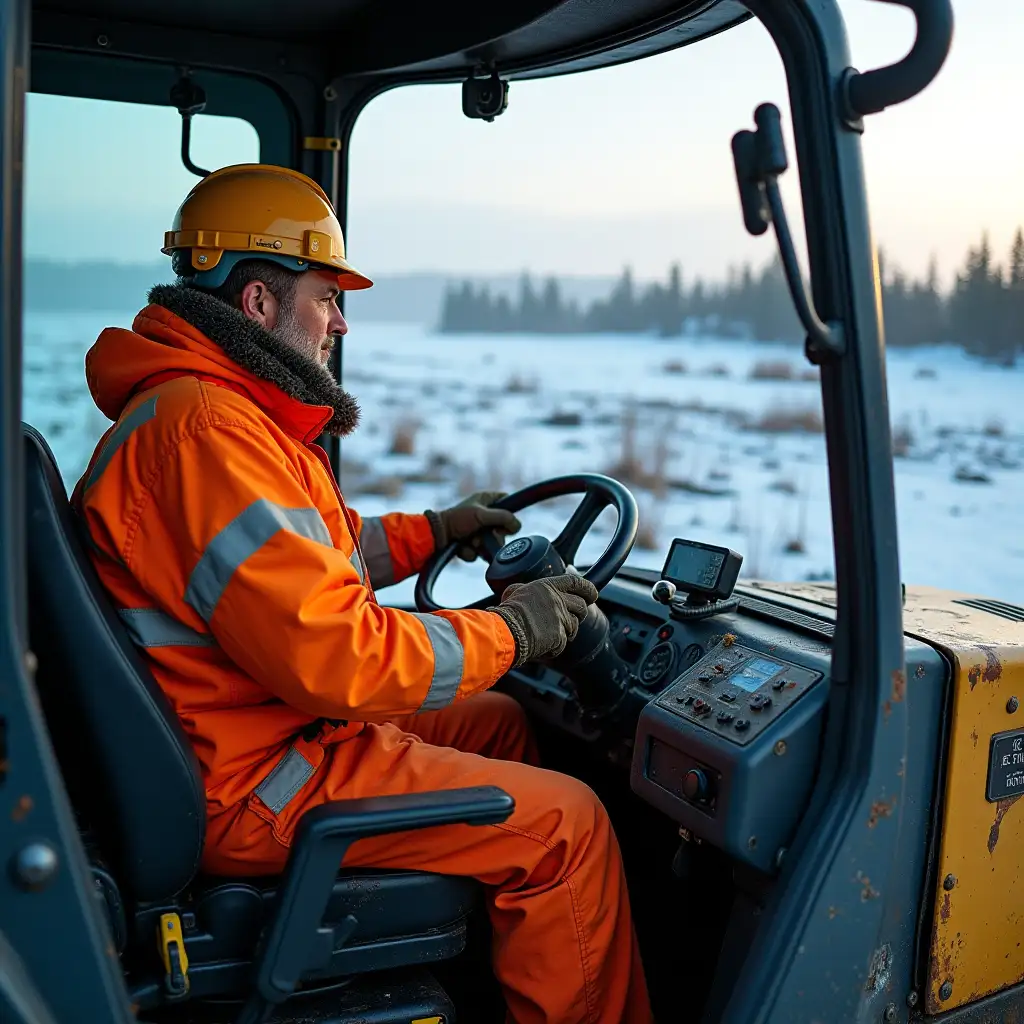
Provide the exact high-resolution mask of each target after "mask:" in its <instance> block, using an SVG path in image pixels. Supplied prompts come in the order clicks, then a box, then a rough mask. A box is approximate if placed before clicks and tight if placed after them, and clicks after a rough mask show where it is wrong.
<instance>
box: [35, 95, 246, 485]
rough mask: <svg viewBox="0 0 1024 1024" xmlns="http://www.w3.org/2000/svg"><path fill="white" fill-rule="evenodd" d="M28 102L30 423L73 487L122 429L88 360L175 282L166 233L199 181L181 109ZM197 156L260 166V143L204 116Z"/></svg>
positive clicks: (44, 98) (230, 123)
mask: <svg viewBox="0 0 1024 1024" xmlns="http://www.w3.org/2000/svg"><path fill="white" fill-rule="evenodd" d="M27 106H28V109H27V114H26V146H25V266H24V305H23V309H24V313H23V316H24V364H23V371H22V372H23V403H24V404H23V411H22V418H23V419H24V420H25V421H26V422H28V423H30V424H32V426H34V427H36V429H38V430H39V431H40V432H41V433H42V434H43V436H44V437H45V438H46V440H47V441H48V442H49V444H50V446H51V448H52V449H53V453H54V456H55V457H56V459H57V464H58V467H59V468H60V472H61V475H62V477H63V479H64V483H65V486H66V487H67V488H68V489H69V490H70V489H71V488H72V487H73V486H74V484H75V483H76V482H77V480H78V479H79V477H80V476H81V475H82V473H83V471H84V470H85V467H86V465H87V463H88V460H89V458H90V457H91V455H92V452H93V449H94V447H95V445H96V442H97V440H98V439H99V438H100V436H101V435H102V434H103V432H104V431H105V430H107V429H108V428H109V427H110V425H111V424H110V421H109V420H107V419H106V417H105V416H104V415H103V414H102V413H101V412H100V411H99V410H98V409H97V408H96V405H95V403H94V402H93V401H92V398H91V396H90V395H89V391H88V388H87V386H86V381H85V353H86V351H87V350H88V349H89V346H90V345H92V343H93V342H94V341H95V340H96V337H97V336H98V334H99V332H100V331H101V330H102V329H103V328H104V327H108V326H117V327H130V326H131V323H132V319H133V318H134V316H135V314H136V313H137V312H138V311H139V310H140V309H142V307H143V306H145V304H146V295H147V293H148V291H149V289H150V288H152V287H153V285H155V284H158V283H162V282H166V281H169V280H171V279H172V276H173V275H172V274H171V268H170V261H169V260H168V258H167V257H166V256H164V255H162V254H161V252H160V246H161V245H162V244H163V233H164V231H166V230H167V228H168V227H169V226H170V218H171V217H172V216H173V214H174V211H175V210H176V209H177V207H178V204H179V203H180V202H181V200H182V199H183V198H184V196H185V194H186V193H187V192H188V190H189V189H190V188H191V187H192V186H193V185H194V184H195V182H196V181H197V179H196V177H195V176H194V175H192V174H190V173H189V172H188V171H186V170H185V169H184V167H182V165H181V159H180V155H179V151H180V139H181V120H180V117H179V115H178V113H177V111H175V110H173V109H172V108H169V107H156V106H148V105H144V104H136V103H114V102H109V101H105V100H87V99H78V98H72V97H66V96H49V95H40V94H30V95H29V97H28V104H27ZM192 153H193V159H195V160H196V162H197V163H199V164H200V165H201V166H206V167H211V166H212V167H220V166H223V165H225V164H230V163H238V162H242V161H257V160H258V159H259V139H258V137H257V135H256V132H255V130H254V129H253V127H252V126H251V125H250V124H248V123H247V122H245V121H242V120H240V119H237V118H226V117H217V116H206V115H204V116H202V117H198V118H196V119H195V121H194V122H193V133H192ZM69 154H72V155H73V158H69Z"/></svg>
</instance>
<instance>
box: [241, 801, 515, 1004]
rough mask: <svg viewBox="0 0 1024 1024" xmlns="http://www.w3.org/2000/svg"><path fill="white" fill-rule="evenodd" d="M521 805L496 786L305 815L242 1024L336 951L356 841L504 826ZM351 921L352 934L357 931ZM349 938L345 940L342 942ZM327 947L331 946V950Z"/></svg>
mask: <svg viewBox="0 0 1024 1024" xmlns="http://www.w3.org/2000/svg"><path fill="white" fill-rule="evenodd" d="M513 810H515V801H514V800H513V799H512V797H511V796H509V795H508V793H506V792H505V791H504V790H502V789H498V788H497V787H496V786H475V787H471V788H466V789H446V790H438V791H435V792H430V793H402V794H400V795H396V796H378V797H367V798H365V799H361V800H336V801H334V802H332V803H327V804H323V805H322V806H320V807H317V808H314V809H313V810H311V811H309V812H307V813H306V814H304V815H303V816H302V819H301V821H300V822H299V825H298V827H297V828H296V830H295V838H294V840H293V841H292V847H291V853H290V854H289V857H288V862H287V864H286V865H285V869H284V874H283V877H282V879H281V885H280V887H279V889H278V892H277V899H276V900H275V902H274V909H273V911H272V913H271V920H270V924H269V926H268V928H267V932H266V934H265V935H264V939H263V944H262V948H261V950H260V953H259V954H258V956H257V960H256V989H257V990H256V991H255V992H254V993H253V994H252V997H251V998H250V1001H249V1003H247V1004H246V1008H245V1010H244V1011H243V1013H242V1016H241V1017H240V1018H239V1021H238V1024H255V1022H258V1021H262V1020H263V1019H265V1015H266V1013H267V1012H268V1011H269V1010H270V1008H271V1007H272V1006H273V1005H276V1004H278V1003H282V1002H284V1000H286V999H287V998H288V997H289V996H290V995H291V994H292V993H293V992H294V991H295V988H296V986H297V984H298V982H299V979H300V978H301V977H302V975H303V974H304V973H305V972H306V971H308V970H310V969H311V968H313V967H316V966H318V963H317V961H318V959H319V958H320V956H321V953H322V952H323V950H324V948H326V950H327V952H328V954H329V952H330V948H331V947H332V946H337V944H338V940H339V935H338V934H337V933H336V932H329V933H327V934H324V930H323V929H322V928H321V922H322V920H323V915H324V911H325V910H326V908H327V901H328V900H329V898H330V894H331V891H332V889H333V887H334V881H335V879H336V878H337V875H338V871H339V869H340V868H341V862H342V860H343V858H344V856H345V853H346V851H347V850H348V848H349V846H350V845H351V844H352V843H353V842H355V841H356V840H357V839H365V838H367V837H369V836H380V835H387V834H390V833H393V832H407V831H411V830H413V829H421V828H433V827H436V826H439V825H493V824H496V823H497V822H501V821H505V819H506V818H508V816H509V815H510V814H511V813H512V811H513ZM355 924H356V922H355V920H354V919H352V920H351V923H350V927H349V934H351V932H352V931H353V930H354V929H355ZM342 937H343V936H342ZM325 942H326V947H325Z"/></svg>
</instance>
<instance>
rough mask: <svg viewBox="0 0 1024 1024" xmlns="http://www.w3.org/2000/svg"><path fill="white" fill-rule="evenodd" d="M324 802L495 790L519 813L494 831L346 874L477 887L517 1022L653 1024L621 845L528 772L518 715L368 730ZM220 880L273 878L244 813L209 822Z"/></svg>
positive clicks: (550, 780) (375, 855)
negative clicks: (373, 870) (421, 877)
mask: <svg viewBox="0 0 1024 1024" xmlns="http://www.w3.org/2000/svg"><path fill="white" fill-rule="evenodd" d="M328 753H329V757H330V762H329V764H328V763H327V762H325V764H324V765H323V766H322V767H321V769H320V771H319V772H318V773H317V774H318V776H322V778H323V781H322V783H321V786H320V798H321V799H323V800H325V801H326V800H346V799H357V798H359V797H366V796H382V795H385V794H391V793H415V792H420V791H424V790H434V789H455V788H458V787H462V786H486V785H494V786H500V787H501V788H502V789H504V790H505V791H506V792H508V793H509V794H511V796H512V797H513V798H514V800H515V802H516V809H515V811H514V812H513V813H512V815H511V817H510V818H509V819H508V821H506V822H503V823H502V824H500V825H482V826H468V825H451V826H445V827H440V828H429V829H423V830H420V831H416V832H405V833H400V834H398V835H387V836H381V837H379V838H372V839H361V840H359V841H358V842H356V843H354V844H353V845H352V846H351V847H350V848H349V851H348V853H347V854H346V857H345V862H344V864H345V867H348V868H354V867H377V868H394V869H406V870H419V871H436V872H438V873H441V874H450V875H464V876H469V877H473V878H476V879H478V880H479V881H480V882H481V883H483V885H485V886H486V887H487V894H488V899H487V903H488V910H489V913H490V918H491V923H492V927H493V932H494V946H493V950H492V958H493V964H494V972H495V975H496V977H497V979H498V982H499V983H500V985H501V987H502V990H503V993H504V997H505V1003H506V1005H507V1007H508V1019H509V1020H510V1021H514V1022H515V1024H575V1022H580V1024H584V1022H585V1024H649V1022H651V1021H652V1020H653V1018H652V1016H651V1008H650V1003H649V1001H648V995H647V985H646V982H645V979H644V973H643V967H642V965H641V962H640V954H639V950H638V948H637V942H636V936H635V934H634V930H633V923H632V919H631V916H630V910H629V898H628V894H627V892H626V879H625V876H624V873H623V869H622V860H621V857H620V854H619V847H618V843H617V841H616V839H615V835H614V833H613V831H612V826H611V822H610V821H609V819H608V815H607V812H606V811H605V809H604V807H603V806H602V804H601V802H600V801H599V800H598V798H597V796H596V795H595V794H594V792H593V791H592V790H591V789H590V788H589V787H587V786H585V785H584V784H583V783H581V782H578V781H577V780H576V779H573V778H570V777H569V776H567V775H562V774H559V773H556V772H549V771H546V770H544V769H542V768H539V767H536V766H535V765H536V761H537V754H536V749H535V747H534V743H533V739H532V737H531V735H530V730H529V727H528V725H527V721H526V716H525V714H524V713H523V711H522V709H521V708H520V706H519V705H518V704H517V703H516V702H515V701H514V700H512V699H511V698H510V697H507V696H505V695H504V694H500V693H495V692H493V691H491V692H485V693H480V694H477V695H475V696H473V697H470V698H469V699H467V700H465V701H462V702H460V703H458V704H455V705H452V706H451V707H449V708H446V709H444V710H442V711H434V712H427V713H425V714H422V715H415V716H412V717H409V718H402V719H398V720H396V721H395V722H393V723H389V724H387V725H370V726H367V727H366V729H364V731H363V732H362V733H360V734H359V735H358V736H355V737H353V738H352V739H349V740H346V741H344V742H343V743H339V744H337V745H336V746H334V747H329V748H328ZM208 842H213V843H215V846H216V850H215V858H216V862H217V870H218V871H220V872H223V873H225V874H228V873H230V874H241V873H246V874H252V873H254V872H259V871H265V870H278V871H279V870H280V869H281V868H282V867H283V865H284V862H285V859H286V857H287V853H288V851H287V850H286V849H285V847H284V846H283V845H281V844H280V843H279V842H278V841H277V840H275V839H274V837H273V834H272V832H271V829H270V827H269V826H268V825H267V824H266V823H265V822H264V821H263V820H262V819H261V818H259V817H258V816H257V815H256V814H254V813H253V812H251V811H248V810H244V811H242V812H241V813H240V814H238V815H237V816H232V817H231V821H230V822H227V821H225V822H216V821H215V822H211V829H210V835H209V837H208Z"/></svg>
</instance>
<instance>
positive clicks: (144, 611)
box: [74, 164, 650, 1024]
mask: <svg viewBox="0 0 1024 1024" xmlns="http://www.w3.org/2000/svg"><path fill="white" fill-rule="evenodd" d="M163 251H164V252H165V253H168V254H170V255H171V257H172V264H173V267H174V270H175V273H176V274H177V275H178V277H179V283H178V284H177V285H172V286H162V287H158V288H154V289H153V291H152V292H151V294H150V304H149V305H148V306H147V307H146V308H145V309H143V310H142V312H140V313H139V314H138V316H137V317H136V319H135V321H134V323H133V326H132V330H131V331H125V330H120V329H114V328H108V329H107V330H105V331H104V332H103V333H102V334H101V335H100V337H99V339H98V340H97V342H96V344H95V345H94V346H93V348H92V349H91V350H90V351H89V354H88V356H87V358H86V371H87V376H88V380H89V386H90V389H91V391H92V394H93V397H94V399H95V401H96V403H97V405H98V406H99V408H100V409H101V410H102V411H103V412H104V413H105V414H106V415H107V416H109V417H110V418H111V419H113V420H116V421H117V422H116V426H115V427H114V428H113V429H112V430H111V431H110V432H109V433H108V434H107V435H106V436H105V437H104V439H103V440H102V441H101V443H100V445H99V446H98V448H97V451H96V453H95V455H94V456H93V459H92V462H91V464H90V466H89V469H88V470H87V471H86V474H85V476H84V477H83V479H82V481H81V482H80V483H79V485H78V487H77V488H76V491H75V498H74V500H75V502H76V505H77V507H78V508H79V510H80V511H81V514H82V516H83V518H84V520H85V522H86V524H87V527H88V530H89V532H90V536H91V538H92V541H93V550H94V554H93V557H94V562H95V565H96V567H97V570H98V571H99V573H100V576H101V578H102V580H103V583H104V585H105V586H106V588H107V589H108V591H109V592H110V594H111V595H112V597H113V599H114V601H115V602H116V604H117V607H118V608H119V609H120V615H121V617H122V619H123V620H124V622H125V623H126V625H127V627H128V629H129V630H130V632H131V634H132V636H133V639H134V640H135V642H136V643H137V644H139V645H140V646H141V647H143V648H144V649H145V651H146V653H147V655H148V657H149V660H150V663H151V664H152V667H153V671H154V673H155V675H156V678H157V679H158V681H159V683H160V685H161V687H162V688H163V689H164V691H165V692H166V693H167V695H168V697H169V698H170V700H171V702H172V703H173V705H174V707H175V710H176V712H177V714H178V715H179V716H180V718H181V721H182V722H183V724H184V727H185V729H186V731H187V733H188V735H189V738H190V740H191V742H192V744H193V745H194V747H195V750H196V752H197V755H198V757H199V760H200V763H201V766H202V770H203V775H204V782H205V786H206V794H207V806H208V816H209V820H208V828H207V838H206V845H205V851H204V867H205V868H206V869H207V870H209V871H211V872H216V873H219V874H236V875H246V874H249V875H253V874H263V873H269V872H276V871H280V869H281V868H282V866H283V865H284V862H285V860H286V857H287V854H288V846H289V843H290V842H291V838H292V835H293V834H294V830H295V827H296V824H297V822H298V821H299V819H300V818H301V817H302V815H303V814H304V813H305V812H306V811H308V810H309V809H310V808H312V807H315V806H317V805H319V804H321V803H323V802H324V801H327V800H337V799H346V798H358V797H364V796H372V795H384V794H389V793H408V792H416V791H427V790H438V789H451V788H457V787H462V786H475V785H487V784H493V785H498V786H501V787H502V788H503V789H505V790H506V791H508V792H509V793H510V794H511V795H512V796H513V798H514V799H515V802H516V809H515V811H514V813H513V814H512V816H511V817H510V818H509V820H508V821H507V822H505V823H503V824H500V825H494V826H483V827H470V826H450V827H445V828H433V829H424V830H422V831H417V832H412V833H405V834H403V835H397V836H396V835H392V836H384V837H381V838H379V839H365V840H361V841H359V842H358V843H355V844H354V845H353V846H352V847H351V849H350V851H349V853H348V854H347V856H346V859H345V865H346V866H347V867H356V866H374V867H379V868H405V869H421V870H425V871H437V872H442V873H448V874H459V875H467V876H472V877H475V878H478V879H479V880H480V881H481V882H482V883H483V884H484V885H485V886H487V887H488V892H489V911H490V916H491V920H492V923H493V926H494V932H495V947H494V948H495V953H494V966H495V972H496V974H497V977H498V979H499V981H500V983H501V984H502V987H503V990H504V993H505V997H506V1002H507V1005H508V1008H509V1014H510V1018H511V1019H512V1020H514V1021H516V1022H520V1024H528V1022H530V1024H532V1022H541V1021H543V1022H550V1024H553V1022H558V1024H567V1022H573V1021H581V1022H583V1021H586V1022H601V1024H613V1022H615V1024H617V1022H620V1021H631V1022H632V1021H637V1022H645V1021H648V1020H649V1019H650V1010H649V1006H648V1000H647V993H646V988H645V984H644V978H643V971H642V968H641V965H640V961H639V956H638V953H637V947H636V941H635V938H634V934H633V927H632V923H631V919H630V913H629V906H628V898H627V893H626V886H625V880H624V877H623V872H622V865H621V860H620V856H619V850H618V847H617V844H616V841H615V838H614V835H613V833H612V829H611V826H610V824H609V821H608V818H607V815H606V813H605V811H604V809H603V807H602V806H601V804H600V803H599V801H598V800H597V798H596V796H595V795H594V794H593V793H592V792H591V791H590V790H589V789H588V788H587V787H585V786H583V785H582V784H580V783H579V782H577V781H575V780H573V779H570V778H568V777H566V776H562V775H558V774H555V773H552V772H547V771H544V770H542V769H540V768H538V767H535V766H534V764H532V763H530V762H534V761H535V754H534V752H533V748H532V743H531V741H530V737H529V734H528V731H527V729H526V726H525V721H524V717H523V715H522V712H521V711H520V710H519V708H518V706H517V705H515V703H514V702H512V701H511V700H509V699H508V698H506V697H504V696H502V695H500V694H495V693H490V694H489V693H487V692H486V691H487V690H488V688H489V687H491V686H492V685H493V684H494V683H495V681H496V680H497V679H499V678H500V677H501V676H502V675H503V674H504V673H505V672H507V671H508V670H509V669H510V668H512V667H514V666H516V665H519V664H521V663H522V662H524V661H526V660H529V659H531V658H543V657H548V656H551V655H555V654H557V653H559V652H561V651H562V650H563V649H564V647H565V645H566V643H567V642H568V640H570V639H571V638H572V637H573V636H575V634H576V630H577V628H578V625H579V621H580V619H582V617H583V616H585V615H586V612H587V607H588V604H590V603H592V602H593V601H594V600H596V598H597V591H596V590H595V589H594V587H593V586H592V585H591V584H590V583H589V582H587V581H586V580H584V579H582V577H579V576H573V575H565V576H560V577H556V578H554V579H546V580H538V581H535V582H532V583H528V584H526V585H523V586H515V587H509V588H508V589H507V590H506V592H505V594H504V595H503V597H502V599H501V601H500V603H499V604H497V606H496V607H494V608H493V609H490V610H486V611H484V610H472V611H444V612H439V613H437V614H433V615H420V614H413V613H408V612H404V611H399V610H396V609H391V608H383V607H381V606H380V605H379V604H378V603H377V601H376V599H375V596H374V587H375V586H386V585H387V584H388V583H391V582H394V581H397V580H400V579H402V578H405V577H407V576H409V575H411V574H412V573H415V572H418V571H419V569H420V568H421V566H422V565H423V564H424V562H425V561H426V559H427V558H428V557H429V556H430V555H431V554H432V553H433V552H434V551H435V550H437V549H438V548H439V547H442V546H445V545H447V544H449V543H451V542H462V545H463V547H466V546H469V547H471V546H472V545H473V544H474V543H476V542H478V539H479V531H480V530H481V529H497V530H499V531H501V532H503V533H507V532H510V531H511V532H514V531H515V530H516V529H518V526H519V524H518V522H517V521H516V520H515V517H514V516H511V515H510V514H509V513H506V512H501V511H499V510H496V509H493V508H488V507H486V506H487V505H488V503H489V499H490V498H493V497H494V496H493V495H484V496H478V497H476V498H475V499H470V500H469V502H467V503H464V504H462V505H459V506H456V507H455V508H452V509H448V510H445V511H442V512H432V511H428V512H426V513H424V514H423V515H402V514H397V513H395V514H391V515H387V516H383V517H381V518H379V519H366V520H363V519H361V518H360V516H359V515H358V514H357V513H356V512H355V511H354V510H353V509H350V508H349V507H348V506H347V505H346V503H345V501H344V499H343V498H342V495H341V492H340V491H339V489H338V486H337V483H336V482H335V479H334V476H333V474H332V472H331V468H330V464H329V462H328V460H327V457H326V454H325V453H324V452H323V450H322V449H321V448H319V446H317V445H316V444H315V443H314V439H315V438H316V437H318V436H319V435H320V434H321V432H323V431H324V430H327V431H328V432H329V433H332V434H335V435H340V436H344V435H346V434H348V433H349V432H350V431H352V430H353V429H354V427H355V426H356V423H357V419H358V409H357V406H356V404H355V402H354V401H353V399H352V398H351V396H349V395H348V394H347V393H346V392H345V391H343V390H342V389H341V387H340V386H339V385H338V383H337V382H336V381H335V380H334V378H333V377H332V376H331V374H330V373H329V372H328V370H327V369H326V368H325V364H326V361H327V356H328V354H329V352H330V348H331V345H332V342H333V338H334V337H335V336H336V335H339V334H344V333H345V332H346V331H347V326H346V324H345V321H344V319H343V318H342V315H341V312H340V311H339V309H338V306H337V304H336V302H335V299H336V298H337V295H338V292H339V289H352V288H364V287H368V286H369V285H370V283H371V282H370V281H369V280H368V279H367V278H365V277H363V276H362V275H361V274H360V273H359V272H358V271H356V270H355V269H354V268H353V267H352V266H351V265H349V264H348V263H347V262H346V260H345V250H344V240H343V238H342V233H341V227H340V225H339V223H338V221H337V218H336V216H335V214H334V211H333V209H332V207H331V205H330V202H329V200H328V198H327V196H326V195H325V194H324V193H323V191H322V190H321V189H320V188H319V187H318V186H317V185H316V184H315V183H314V182H312V181H311V180H310V179H308V178H306V177H305V176H304V175H301V174H298V173H297V172H294V171H290V170H286V169H284V168H277V167H270V166H265V165H252V164H250V165H239V166H235V167H228V168H224V169H222V170H220V171H217V172H215V173H214V174H211V175H209V176H208V177H206V178H205V179H203V180H202V181H201V182H200V183H199V184H197V185H196V186H195V188H194V189H193V190H192V191H191V193H189V195H188V196H187V197H186V199H185V201H184V202H183V204H182V205H181V207H180V208H179V210H178V213H177V215H176V218H175V221H174V225H173V229H172V230H171V231H169V232H168V233H167V234H166V236H165V244H164V248H163Z"/></svg>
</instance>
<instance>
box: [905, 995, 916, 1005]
mask: <svg viewBox="0 0 1024 1024" xmlns="http://www.w3.org/2000/svg"><path fill="white" fill-rule="evenodd" d="M907 1006H911V1007H913V1006H917V993H916V992H908V993H907Z"/></svg>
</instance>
